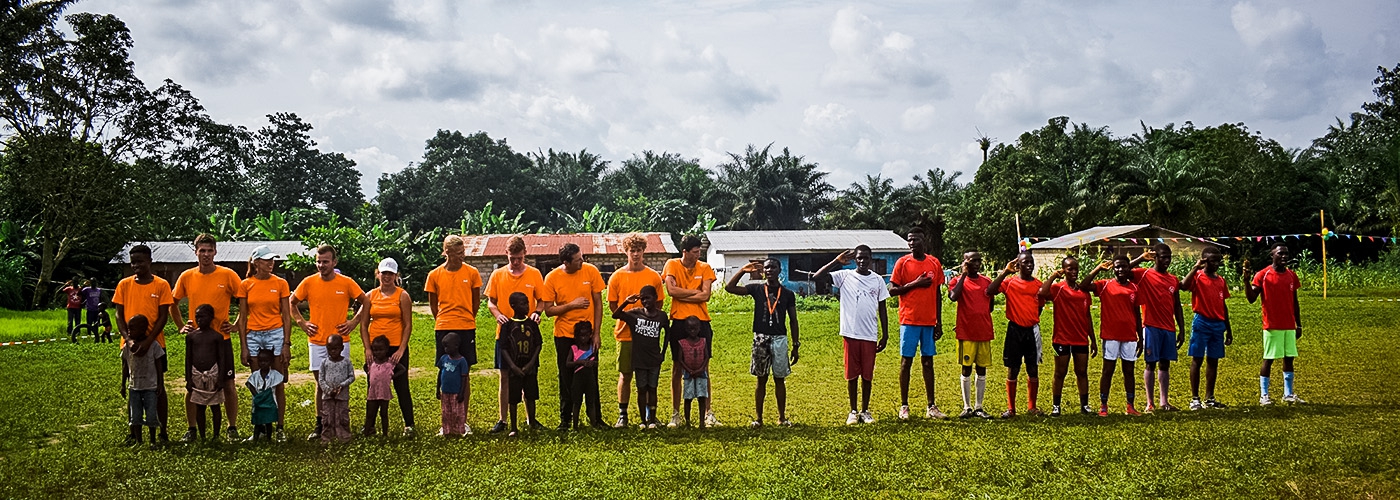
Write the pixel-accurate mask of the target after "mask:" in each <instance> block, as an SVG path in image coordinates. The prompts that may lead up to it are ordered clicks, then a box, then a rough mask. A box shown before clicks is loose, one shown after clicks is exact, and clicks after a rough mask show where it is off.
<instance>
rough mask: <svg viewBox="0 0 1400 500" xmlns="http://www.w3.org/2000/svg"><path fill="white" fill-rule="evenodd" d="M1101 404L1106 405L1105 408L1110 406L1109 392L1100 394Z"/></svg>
mask: <svg viewBox="0 0 1400 500" xmlns="http://www.w3.org/2000/svg"><path fill="white" fill-rule="evenodd" d="M1099 404H1101V405H1104V406H1108V393H1107V392H1100V393H1099Z"/></svg>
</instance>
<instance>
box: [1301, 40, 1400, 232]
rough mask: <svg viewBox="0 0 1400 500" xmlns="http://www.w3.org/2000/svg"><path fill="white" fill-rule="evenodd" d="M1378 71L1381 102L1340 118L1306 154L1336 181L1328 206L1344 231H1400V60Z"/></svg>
mask: <svg viewBox="0 0 1400 500" xmlns="http://www.w3.org/2000/svg"><path fill="white" fill-rule="evenodd" d="M1376 71H1377V72H1378V73H1380V75H1379V76H1377V77H1376V79H1375V80H1374V82H1373V83H1374V84H1375V89H1373V91H1372V92H1373V93H1375V95H1376V100H1375V101H1373V102H1368V103H1365V104H1362V105H1361V111H1358V112H1356V113H1352V114H1351V117H1350V120H1349V121H1348V122H1343V121H1342V120H1341V119H1338V120H1337V123H1336V125H1333V126H1331V127H1329V128H1328V130H1327V133H1326V134H1325V135H1323V136H1322V137H1320V138H1318V139H1317V140H1315V141H1313V145H1312V147H1311V148H1310V149H1309V151H1307V152H1306V153H1305V154H1304V157H1305V158H1306V160H1307V161H1306V163H1307V164H1308V165H1310V166H1314V167H1315V168H1316V170H1318V171H1320V173H1322V174H1323V175H1326V176H1328V177H1329V178H1330V179H1332V181H1333V182H1332V183H1331V187H1332V190H1331V193H1329V200H1328V203H1327V204H1328V205H1329V207H1330V208H1331V209H1332V210H1331V214H1332V215H1331V218H1332V220H1334V221H1336V222H1337V223H1338V225H1337V226H1336V227H1337V228H1338V229H1339V230H1342V231H1354V232H1362V233H1373V232H1388V233H1390V234H1391V235H1400V64H1397V65H1396V66H1395V67H1394V68H1386V67H1384V66H1381V67H1377V68H1376Z"/></svg>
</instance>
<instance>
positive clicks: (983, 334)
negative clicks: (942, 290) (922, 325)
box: [948, 250, 995, 418]
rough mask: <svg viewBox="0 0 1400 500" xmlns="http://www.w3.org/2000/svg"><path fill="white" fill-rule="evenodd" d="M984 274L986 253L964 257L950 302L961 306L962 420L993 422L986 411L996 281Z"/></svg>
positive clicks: (957, 332) (955, 328)
mask: <svg viewBox="0 0 1400 500" xmlns="http://www.w3.org/2000/svg"><path fill="white" fill-rule="evenodd" d="M981 272H982V253H981V252H978V251H976V250H968V251H967V252H964V253H963V260H962V272H961V273H958V275H957V276H956V277H954V278H953V281H951V282H950V283H949V287H948V300H951V301H953V302H954V303H956V304H957V305H958V319H957V321H956V322H955V323H954V324H953V333H954V334H955V336H956V337H957V339H958V362H959V363H961V364H962V399H963V411H962V413H961V414H959V415H958V418H971V417H978V418H992V415H991V414H990V413H987V411H986V410H984V409H982V399H983V396H985V395H986V394H987V365H990V364H992V338H993V337H995V333H993V330H992V296H991V295H990V294H988V293H987V290H988V288H989V287H991V286H992V280H990V279H987V277H986V276H982V275H980V274H979V273H981ZM973 367H976V369H977V406H975V407H974V406H972V400H971V398H970V397H969V393H971V392H972V370H973Z"/></svg>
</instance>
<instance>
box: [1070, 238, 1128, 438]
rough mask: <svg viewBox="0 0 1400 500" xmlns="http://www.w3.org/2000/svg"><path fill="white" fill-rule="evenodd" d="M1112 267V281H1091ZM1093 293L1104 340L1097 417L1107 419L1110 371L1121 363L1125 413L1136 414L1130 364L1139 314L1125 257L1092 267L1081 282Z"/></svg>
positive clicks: (1121, 256)
mask: <svg viewBox="0 0 1400 500" xmlns="http://www.w3.org/2000/svg"><path fill="white" fill-rule="evenodd" d="M1110 267H1112V268H1113V279H1111V280H1098V281H1094V276H1096V275H1098V274H1099V273H1100V272H1102V271H1104V270H1106V269H1108V268H1110ZM1090 286H1092V287H1093V288H1092V290H1094V294H1095V295H1098V296H1099V308H1100V309H1099V311H1100V312H1099V337H1100V338H1102V339H1103V376H1102V377H1101V378H1099V416H1100V417H1107V416H1108V390H1109V388H1111V387H1113V370H1114V368H1115V364H1116V363H1117V362H1118V361H1122V362H1123V388H1124V390H1125V391H1126V392H1127V397H1128V406H1127V408H1126V409H1124V410H1123V412H1124V413H1126V414H1128V415H1132V416H1137V415H1139V413H1138V411H1137V409H1136V408H1134V407H1133V362H1134V361H1137V357H1138V354H1140V353H1142V311H1141V310H1139V309H1138V304H1139V301H1138V289H1137V285H1134V284H1133V266H1132V265H1131V264H1130V261H1129V259H1128V256H1126V255H1119V256H1117V257H1114V258H1113V261H1111V262H1104V263H1102V264H1099V265H1098V266H1096V267H1094V270H1093V271H1090V272H1089V274H1088V275H1085V276H1084V281H1081V282H1080V283H1079V287H1080V288H1083V289H1086V290H1087V289H1090V288H1089V287H1090Z"/></svg>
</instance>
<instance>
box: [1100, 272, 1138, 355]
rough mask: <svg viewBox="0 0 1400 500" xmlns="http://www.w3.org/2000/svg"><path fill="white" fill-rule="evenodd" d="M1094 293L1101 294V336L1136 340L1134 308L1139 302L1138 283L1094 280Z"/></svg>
mask: <svg viewBox="0 0 1400 500" xmlns="http://www.w3.org/2000/svg"><path fill="white" fill-rule="evenodd" d="M1094 293H1095V294H1097V295H1098V296H1099V308H1100V312H1099V338H1102V339H1104V340H1117V341H1120V342H1136V341H1137V339H1138V333H1137V319H1136V318H1135V317H1134V315H1133V308H1135V307H1137V304H1138V298H1137V295H1138V289H1137V285H1134V284H1132V283H1128V284H1126V285H1124V284H1122V283H1119V282H1118V280H1098V281H1095V282H1094Z"/></svg>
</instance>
